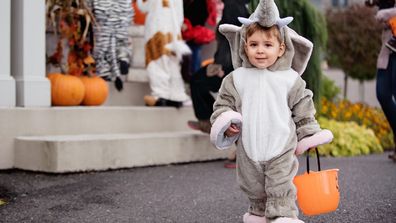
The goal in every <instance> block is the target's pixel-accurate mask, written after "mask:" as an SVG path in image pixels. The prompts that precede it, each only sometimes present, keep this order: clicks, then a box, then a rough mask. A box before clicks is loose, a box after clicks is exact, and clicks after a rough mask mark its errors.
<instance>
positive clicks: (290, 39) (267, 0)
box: [219, 0, 313, 75]
mask: <svg viewBox="0 0 396 223" xmlns="http://www.w3.org/2000/svg"><path fill="white" fill-rule="evenodd" d="M238 20H239V21H240V22H241V23H242V26H235V25H231V24H223V25H220V27H219V31H220V32H221V33H222V34H223V35H224V36H225V37H226V38H227V40H228V42H229V44H230V48H231V56H232V64H233V66H234V69H236V68H238V67H253V65H252V64H251V63H250V62H249V60H248V58H247V56H246V53H245V49H244V44H245V42H246V38H245V37H246V27H247V26H249V25H250V24H252V23H255V22H257V23H259V24H260V25H261V26H263V27H271V26H273V25H277V26H278V28H279V30H280V33H281V36H282V38H283V40H284V43H285V45H286V50H285V53H284V54H283V55H282V56H281V57H280V58H279V59H278V60H277V61H276V62H275V64H273V65H272V66H270V67H269V68H268V69H269V70H271V71H277V70H288V69H290V68H292V69H294V70H295V71H296V72H297V73H299V74H300V75H301V74H302V73H303V72H304V70H305V68H306V67H307V64H308V61H309V58H310V56H311V53H312V49H313V44H312V42H311V41H309V40H308V39H306V38H304V37H302V36H300V35H299V34H297V33H296V32H295V31H294V30H293V29H291V28H289V27H288V26H287V25H288V24H289V23H290V22H291V21H292V20H293V18H292V17H286V18H280V17H279V11H278V7H277V6H276V4H275V2H274V0H261V1H260V3H259V4H258V6H257V8H256V10H255V11H254V12H253V13H252V14H251V15H250V17H249V18H243V17H238Z"/></svg>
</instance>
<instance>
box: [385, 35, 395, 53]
mask: <svg viewBox="0 0 396 223" xmlns="http://www.w3.org/2000/svg"><path fill="white" fill-rule="evenodd" d="M385 46H386V47H388V48H389V49H390V50H392V51H393V52H396V38H394V37H392V38H391V39H390V40H389V41H388V42H386V43H385Z"/></svg>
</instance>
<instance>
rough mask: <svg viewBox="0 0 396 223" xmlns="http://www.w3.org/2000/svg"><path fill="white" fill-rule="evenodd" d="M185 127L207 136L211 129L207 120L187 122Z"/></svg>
mask: <svg viewBox="0 0 396 223" xmlns="http://www.w3.org/2000/svg"><path fill="white" fill-rule="evenodd" d="M187 125H188V127H190V128H191V129H194V130H199V131H201V132H203V133H207V134H209V133H210V129H211V128H212V125H211V124H210V121H209V120H199V121H188V122H187Z"/></svg>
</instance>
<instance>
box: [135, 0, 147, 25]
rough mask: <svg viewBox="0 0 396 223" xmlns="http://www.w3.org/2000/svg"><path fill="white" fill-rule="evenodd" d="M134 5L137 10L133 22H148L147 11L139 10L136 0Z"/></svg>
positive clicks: (139, 23)
mask: <svg viewBox="0 0 396 223" xmlns="http://www.w3.org/2000/svg"><path fill="white" fill-rule="evenodd" d="M132 7H133V10H134V11H135V15H134V16H133V22H134V23H135V24H136V25H144V23H145V22H146V13H143V12H142V11H140V10H139V7H138V6H137V3H136V1H133V3H132Z"/></svg>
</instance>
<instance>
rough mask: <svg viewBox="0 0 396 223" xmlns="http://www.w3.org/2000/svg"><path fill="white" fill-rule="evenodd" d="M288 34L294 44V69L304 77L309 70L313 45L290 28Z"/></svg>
mask: <svg viewBox="0 0 396 223" xmlns="http://www.w3.org/2000/svg"><path fill="white" fill-rule="evenodd" d="M288 34H289V36H290V39H291V41H292V43H293V47H294V57H293V61H292V68H293V69H294V70H295V71H296V72H297V73H299V74H300V75H302V73H304V71H305V69H306V68H307V65H308V62H309V58H310V57H311V54H312V50H313V43H312V42H311V41H309V40H308V39H306V38H304V37H303V36H300V35H299V34H298V33H296V31H294V30H293V29H290V28H289V27H288Z"/></svg>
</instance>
